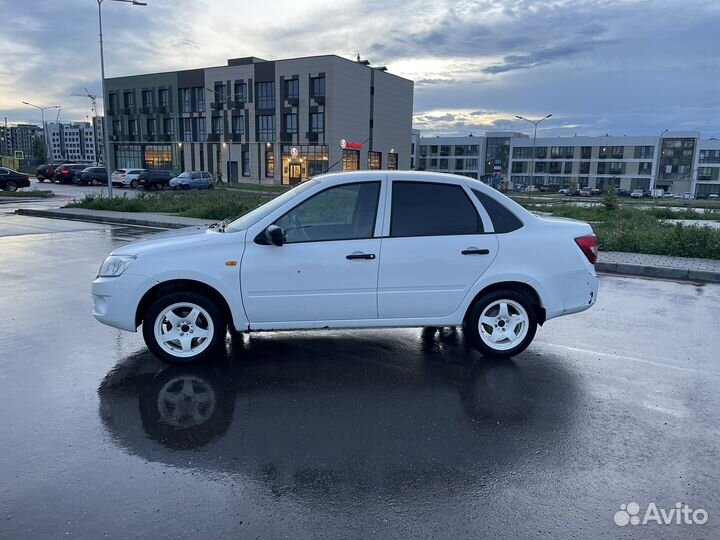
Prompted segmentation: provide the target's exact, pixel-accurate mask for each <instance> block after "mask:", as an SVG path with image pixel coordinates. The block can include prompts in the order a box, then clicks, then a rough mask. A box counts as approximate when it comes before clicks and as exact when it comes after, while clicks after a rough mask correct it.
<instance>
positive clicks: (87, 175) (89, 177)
mask: <svg viewBox="0 0 720 540" xmlns="http://www.w3.org/2000/svg"><path fill="white" fill-rule="evenodd" d="M73 182H75V183H76V184H82V185H84V186H87V185H90V184H92V185H93V186H97V185H101V184H107V169H106V168H105V167H86V168H85V169H83V170H82V172H81V173H80V174H79V175H78V174H76V175H75V177H74V178H73Z"/></svg>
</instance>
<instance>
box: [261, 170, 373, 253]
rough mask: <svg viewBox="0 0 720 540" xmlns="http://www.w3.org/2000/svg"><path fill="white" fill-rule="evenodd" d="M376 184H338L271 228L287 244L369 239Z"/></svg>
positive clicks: (299, 206)
mask: <svg viewBox="0 0 720 540" xmlns="http://www.w3.org/2000/svg"><path fill="white" fill-rule="evenodd" d="M379 195H380V182H360V183H356V184H342V185H340V186H334V187H331V188H328V189H326V190H324V191H321V192H320V193H318V194H316V195H313V196H312V197H310V198H309V199H307V200H306V201H303V202H302V203H300V204H299V205H298V206H296V207H295V208H293V209H292V210H290V211H289V212H287V213H286V214H285V215H284V216H282V217H281V218H280V219H278V220H277V221H276V222H275V224H276V225H278V226H280V227H282V229H283V231H284V232H285V241H286V242H287V243H288V244H292V243H298V242H319V241H330V240H351V239H359V238H371V237H372V235H373V230H374V229H375V218H376V216H377V207H378V199H379Z"/></svg>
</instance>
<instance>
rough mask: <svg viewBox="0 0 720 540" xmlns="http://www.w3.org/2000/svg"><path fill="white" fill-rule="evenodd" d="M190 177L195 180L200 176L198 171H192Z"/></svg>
mask: <svg viewBox="0 0 720 540" xmlns="http://www.w3.org/2000/svg"><path fill="white" fill-rule="evenodd" d="M190 178H192V179H193V180H197V179H198V178H200V175H199V174H198V173H192V175H191V176H190Z"/></svg>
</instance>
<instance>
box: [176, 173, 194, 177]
mask: <svg viewBox="0 0 720 540" xmlns="http://www.w3.org/2000/svg"><path fill="white" fill-rule="evenodd" d="M190 176H191V175H190V173H189V172H184V173H181V174H180V176H178V178H190Z"/></svg>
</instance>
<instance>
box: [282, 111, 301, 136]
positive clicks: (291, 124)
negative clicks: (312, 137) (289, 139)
mask: <svg viewBox="0 0 720 540" xmlns="http://www.w3.org/2000/svg"><path fill="white" fill-rule="evenodd" d="M283 123H284V124H285V127H284V130H285V133H289V134H294V133H297V132H298V126H297V114H295V113H292V114H286V115H285V116H284V117H283Z"/></svg>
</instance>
